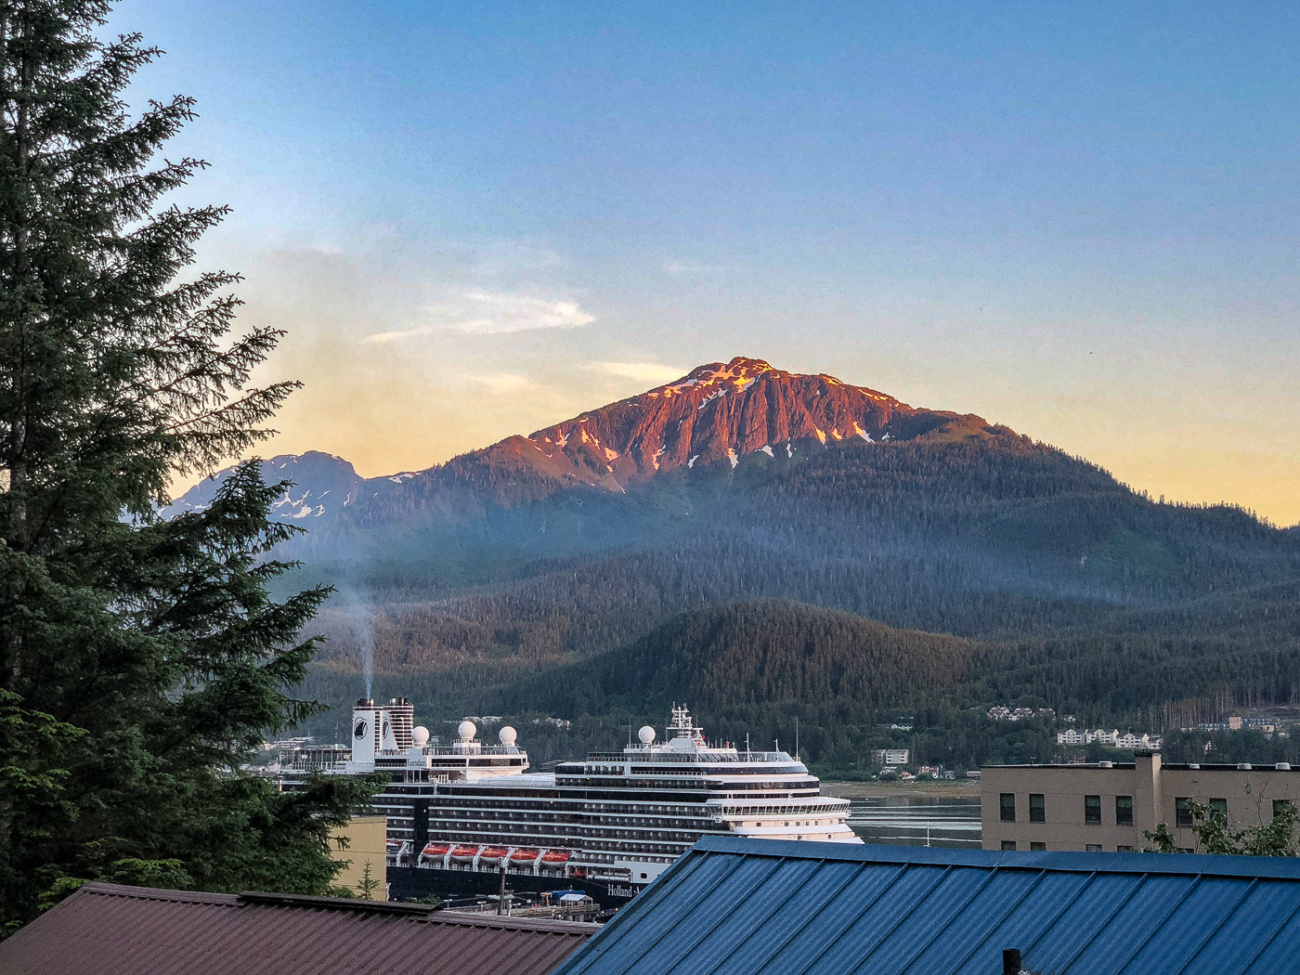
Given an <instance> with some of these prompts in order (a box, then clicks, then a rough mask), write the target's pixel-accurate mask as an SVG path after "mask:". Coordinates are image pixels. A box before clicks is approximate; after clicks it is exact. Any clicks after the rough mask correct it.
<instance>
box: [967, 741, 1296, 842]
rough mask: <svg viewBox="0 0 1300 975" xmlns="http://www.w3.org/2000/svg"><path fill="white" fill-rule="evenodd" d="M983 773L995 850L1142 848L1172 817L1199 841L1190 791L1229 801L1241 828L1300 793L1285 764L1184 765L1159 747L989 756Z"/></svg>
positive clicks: (1207, 801) (1217, 804) (984, 815)
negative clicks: (1095, 756)
mask: <svg viewBox="0 0 1300 975" xmlns="http://www.w3.org/2000/svg"><path fill="white" fill-rule="evenodd" d="M981 772H982V773H983V774H982V775H981V777H980V806H981V821H982V827H983V835H984V849H986V850H1021V851H1023V850H1085V851H1098V852H1102V851H1104V852H1107V853H1115V852H1120V853H1124V852H1131V851H1140V850H1142V849H1143V846H1144V845H1145V843H1146V839H1145V837H1144V832H1146V831H1154V830H1155V828H1156V825H1157V824H1158V823H1162V822H1163V823H1165V824H1166V825H1167V826H1168V827H1169V828H1170V830H1171V831H1172V832H1173V833H1174V836H1175V837H1176V839H1177V842H1178V845H1179V847H1180V848H1184V849H1194V848H1195V846H1196V837H1195V835H1194V834H1193V833H1192V831H1191V829H1190V827H1191V825H1192V822H1191V818H1190V813H1189V812H1188V802H1189V800H1195V801H1196V802H1199V803H1201V804H1203V805H1208V806H1210V807H1211V808H1217V809H1222V810H1223V811H1224V813H1225V814H1226V816H1227V819H1228V822H1229V824H1230V825H1232V826H1233V827H1236V828H1241V827H1244V826H1253V825H1261V824H1263V823H1267V822H1269V821H1270V820H1271V819H1272V818H1273V816H1274V815H1275V813H1276V812H1278V811H1280V809H1281V804H1282V803H1290V802H1298V803H1300V770H1293V769H1292V768H1291V767H1290V766H1289V765H1287V764H1286V763H1282V764H1281V765H1278V766H1272V765H1269V766H1261V767H1254V768H1253V767H1251V766H1250V765H1196V764H1192V765H1175V764H1164V763H1163V762H1161V759H1160V754H1159V753H1158V752H1145V753H1139V754H1138V755H1137V756H1136V759H1135V761H1133V762H1128V763H1122V762H1097V763H1091V764H1071V765H985V766H984V767H983V768H982V769H981Z"/></svg>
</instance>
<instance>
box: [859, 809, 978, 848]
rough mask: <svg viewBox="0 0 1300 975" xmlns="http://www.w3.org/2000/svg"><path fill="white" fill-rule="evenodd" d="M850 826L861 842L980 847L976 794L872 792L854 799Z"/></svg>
mask: <svg viewBox="0 0 1300 975" xmlns="http://www.w3.org/2000/svg"><path fill="white" fill-rule="evenodd" d="M849 826H851V827H852V828H853V831H854V832H855V833H857V834H858V836H860V837H861V838H862V841H863V842H864V843H892V844H894V845H896V846H945V847H956V848H966V849H976V850H977V849H979V847H980V834H981V830H980V801H979V797H978V796H953V797H951V798H949V797H944V796H873V797H871V798H867V799H853V800H852V802H851V805H850V808H849Z"/></svg>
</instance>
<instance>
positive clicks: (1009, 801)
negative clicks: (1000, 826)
mask: <svg viewBox="0 0 1300 975" xmlns="http://www.w3.org/2000/svg"><path fill="white" fill-rule="evenodd" d="M1001 802H1002V822H1004V823H1014V822H1015V821H1016V794H1015V793H1014V792H1004V793H1002V800H1001Z"/></svg>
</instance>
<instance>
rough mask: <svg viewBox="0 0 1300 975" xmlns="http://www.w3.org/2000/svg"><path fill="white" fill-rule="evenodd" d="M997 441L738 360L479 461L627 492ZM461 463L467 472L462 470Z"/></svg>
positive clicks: (977, 428)
mask: <svg viewBox="0 0 1300 975" xmlns="http://www.w3.org/2000/svg"><path fill="white" fill-rule="evenodd" d="M999 432H1005V431H999V430H995V429H994V428H992V427H990V426H989V425H988V424H987V423H985V421H984V420H982V419H981V418H980V417H977V416H972V415H965V416H963V415H959V414H956V413H941V412H935V411H933V410H919V409H914V408H913V407H910V406H907V405H906V404H904V403H900V402H899V401H898V400H896V399H894V398H893V397H891V396H886V395H885V394H883V393H878V392H876V391H875V390H873V389H867V388H865V387H861V386H850V385H847V384H845V383H842V382H840V381H839V380H838V379H834V378H832V377H830V376H825V375H819V376H805V375H797V374H793V373H788V372H783V371H782V370H780V369H774V368H772V366H770V365H769V364H768V363H766V362H764V361H763V360H761V359H747V358H744V357H737V358H735V359H732V360H731V361H730V362H728V363H725V364H724V363H721V362H713V363H710V364H708V365H704V366H700V367H699V368H697V369H694V370H692V371H691V372H690V373H688V374H687V375H686V376H684V377H682V378H681V379H679V380H677V381H676V382H673V383H668V384H667V385H664V386H659V387H657V388H655V389H652V390H649V391H648V392H645V393H642V394H641V395H639V396H633V397H631V398H629V399H625V400H620V401H619V402H617V403H612V404H610V405H609V406H605V407H602V408H601V409H598V410H592V411H591V412H589V413H584V414H583V415H582V416H579V417H575V418H574V419H572V420H566V421H565V422H563V423H558V424H556V425H555V426H553V427H547V428H546V429H544V430H538V431H537V432H536V433H534V434H532V435H531V436H529V437H526V438H525V437H512V438H510V439H508V440H504V441H502V442H501V443H499V444H497V445H496V446H494V447H490V448H488V449H487V450H486V451H483V452H482V453H481V455H479V456H477V457H475V460H482V461H484V462H487V463H491V462H493V461H495V460H496V459H497V458H498V457H503V456H505V455H509V456H512V457H520V458H524V459H526V460H528V461H531V462H532V463H534V464H536V465H537V467H538V468H540V469H542V470H544V471H546V472H547V473H548V474H550V475H553V476H558V477H560V478H563V479H566V480H568V481H570V482H580V483H585V484H590V485H593V486H599V487H604V488H607V489H609V490H612V491H619V490H626V489H628V488H630V487H633V486H635V485H637V484H641V483H644V482H645V481H647V480H649V479H650V478H651V477H653V476H655V475H656V474H658V473H661V472H666V471H672V470H676V469H677V468H680V467H687V468H691V467H693V466H694V465H695V464H697V463H700V464H704V465H708V464H712V463H715V462H720V461H723V460H725V461H727V462H728V463H729V464H730V465H731V466H732V467H735V466H737V465H738V464H739V463H740V458H742V457H744V456H746V455H748V454H753V453H756V452H759V451H762V452H764V453H766V454H767V455H768V456H769V457H771V456H774V452H775V451H784V452H785V453H786V455H787V456H791V455H792V454H793V451H794V449H795V448H796V446H797V445H799V444H808V443H811V442H812V441H816V442H817V443H819V444H822V445H825V444H827V443H829V442H838V441H843V440H847V439H851V438H858V439H860V440H862V441H863V442H864V443H888V442H890V441H891V440H893V441H900V440H918V439H925V440H938V439H958V438H961V437H967V436H973V437H982V436H989V435H994V434H997V433H999ZM462 463H463V462H462Z"/></svg>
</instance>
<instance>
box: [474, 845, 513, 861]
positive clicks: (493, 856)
mask: <svg viewBox="0 0 1300 975" xmlns="http://www.w3.org/2000/svg"><path fill="white" fill-rule="evenodd" d="M509 852H510V851H509V850H507V849H504V848H503V847H500V846H489V847H488V848H487V849H486V850H484V851H483V853H482V854H481V855H480V856H479V859H480V860H504V859H505V858H506V855H507V854H508V853H509Z"/></svg>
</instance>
